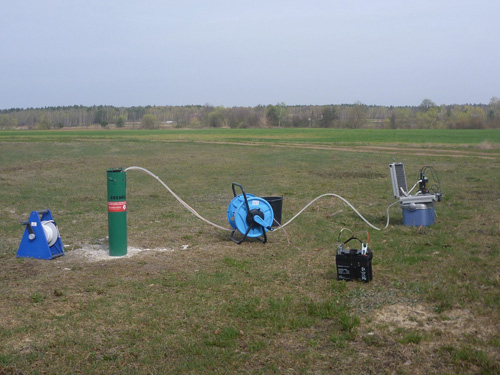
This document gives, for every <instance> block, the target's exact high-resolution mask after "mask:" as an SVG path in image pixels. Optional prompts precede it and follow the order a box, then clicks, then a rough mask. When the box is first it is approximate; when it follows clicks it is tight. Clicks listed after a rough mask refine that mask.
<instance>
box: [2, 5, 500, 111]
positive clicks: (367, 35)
mask: <svg viewBox="0 0 500 375" xmlns="http://www.w3.org/2000/svg"><path fill="white" fill-rule="evenodd" d="M0 9H1V11H0V48H1V56H0V109H6V108H12V107H18V108H27V107H44V106H59V105H75V104H76V105H101V104H102V105H114V106H134V105H188V104H207V103H209V104H211V105H215V106H225V107H232V106H255V105H258V104H264V105H266V104H276V103H278V102H285V103H286V104H288V105H296V104H317V105H322V104H342V103H354V102H357V101H360V102H362V103H365V104H378V105H395V106H399V105H419V104H420V103H421V101H422V100H423V99H426V98H429V99H431V100H433V101H434V102H435V103H437V104H466V103H489V101H490V99H491V98H492V97H493V96H497V97H500V21H499V17H500V1H499V0H471V1H462V0H305V1H302V0H298V1H294V0H287V1H285V0H276V1H273V0H246V1H239V0H232V1H229V0H227V1H224V0H207V1H198V0H178V1H177V0H175V1H171V0H163V1H160V0H2V2H1V8H0Z"/></svg>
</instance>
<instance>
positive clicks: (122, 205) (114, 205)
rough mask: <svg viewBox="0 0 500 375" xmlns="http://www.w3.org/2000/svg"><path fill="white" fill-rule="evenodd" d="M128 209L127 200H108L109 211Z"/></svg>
mask: <svg viewBox="0 0 500 375" xmlns="http://www.w3.org/2000/svg"><path fill="white" fill-rule="evenodd" d="M125 211H127V202H126V201H122V202H108V212H125Z"/></svg>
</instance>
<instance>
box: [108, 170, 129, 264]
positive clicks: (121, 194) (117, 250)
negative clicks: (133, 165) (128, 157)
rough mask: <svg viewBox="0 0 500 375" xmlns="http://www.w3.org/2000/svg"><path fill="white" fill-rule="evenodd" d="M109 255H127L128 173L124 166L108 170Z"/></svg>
mask: <svg viewBox="0 0 500 375" xmlns="http://www.w3.org/2000/svg"><path fill="white" fill-rule="evenodd" d="M107 181H108V235H109V255H110V256H123V255H127V174H126V173H125V171H124V170H123V168H111V169H108V170H107Z"/></svg>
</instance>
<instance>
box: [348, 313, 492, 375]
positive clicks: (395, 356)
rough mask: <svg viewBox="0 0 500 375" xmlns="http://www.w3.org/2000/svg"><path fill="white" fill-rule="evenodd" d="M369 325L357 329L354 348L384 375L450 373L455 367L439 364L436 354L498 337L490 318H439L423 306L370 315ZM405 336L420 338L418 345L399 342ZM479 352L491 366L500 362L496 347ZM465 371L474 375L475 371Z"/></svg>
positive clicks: (464, 315) (445, 315)
mask: <svg viewBox="0 0 500 375" xmlns="http://www.w3.org/2000/svg"><path fill="white" fill-rule="evenodd" d="M367 322H369V323H366V322H365V323H364V324H363V325H362V326H361V327H360V330H359V332H358V333H359V334H358V337H357V339H356V341H355V343H354V345H355V347H356V349H357V350H359V354H360V356H361V357H362V358H370V359H371V361H372V362H373V363H374V364H375V363H376V364H378V366H380V368H381V369H384V371H389V372H391V371H390V369H392V370H393V371H396V372H398V371H402V370H404V371H407V372H408V373H412V374H429V373H435V374H439V373H446V372H453V371H454V367H453V365H452V364H451V362H450V361H446V360H443V359H444V357H443V355H444V354H442V353H440V349H442V348H445V347H452V348H456V349H459V348H461V347H462V345H463V344H464V343H465V342H469V343H470V337H474V338H475V339H476V340H478V341H480V342H483V343H487V342H489V341H491V340H493V339H494V338H495V337H498V334H499V333H500V330H499V327H498V325H497V324H496V323H495V322H494V321H492V318H486V317H479V316H475V315H474V314H473V313H472V312H471V311H470V310H469V309H466V308H459V307H456V308H453V309H452V310H450V311H447V312H445V313H441V314H438V313H435V312H434V311H433V310H432V308H431V307H429V306H426V305H424V304H415V305H408V304H405V303H397V304H393V305H386V306H383V307H382V308H380V309H378V310H375V311H373V313H372V315H371V317H370V319H367ZM406 335H414V336H413V337H420V338H421V341H419V342H412V340H411V339H410V340H409V341H410V342H405V341H404V340H402V339H403V338H404V337H405V336H406ZM485 348H486V349H485ZM488 348H489V349H488ZM478 349H479V348H478ZM480 350H483V351H485V353H486V354H487V355H488V357H489V358H491V359H492V360H494V361H495V362H499V361H500V353H498V351H497V350H495V347H494V346H489V347H487V346H485V345H483V346H482V347H481V349H480ZM469 370H470V373H474V371H475V370H478V369H473V368H469ZM404 371H403V372H404Z"/></svg>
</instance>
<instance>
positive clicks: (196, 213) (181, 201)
mask: <svg viewBox="0 0 500 375" xmlns="http://www.w3.org/2000/svg"><path fill="white" fill-rule="evenodd" d="M131 169H135V170H138V171H141V172H144V173H146V174H148V175H150V176H151V177H154V178H155V179H157V180H158V182H159V183H160V184H162V185H163V186H164V187H165V189H167V190H168V191H169V193H170V194H172V195H173V196H174V198H175V199H177V200H178V201H179V203H180V204H182V205H183V206H184V207H185V208H186V209H187V210H188V211H189V212H191V213H192V214H193V215H194V216H196V217H197V218H198V219H200V220H203V221H204V222H205V223H207V224H210V225H212V226H214V227H216V228H218V229H221V230H227V231H229V232H232V229H228V228H224V227H222V226H220V225H218V224H215V223H212V222H211V221H210V220H207V219H205V218H204V217H203V216H201V215H200V214H199V213H198V212H196V210H195V209H194V208H192V207H191V206H190V205H189V204H187V203H186V202H184V201H183V200H182V199H181V197H179V196H178V195H177V194H175V193H174V192H173V190H172V189H170V188H169V187H168V186H167V184H165V183H164V182H163V181H162V180H161V179H160V177H158V176H157V175H155V174H154V173H152V172H150V171H148V170H147V169H146V168H142V167H128V168H126V169H125V170H124V172H127V171H128V170H131Z"/></svg>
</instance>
